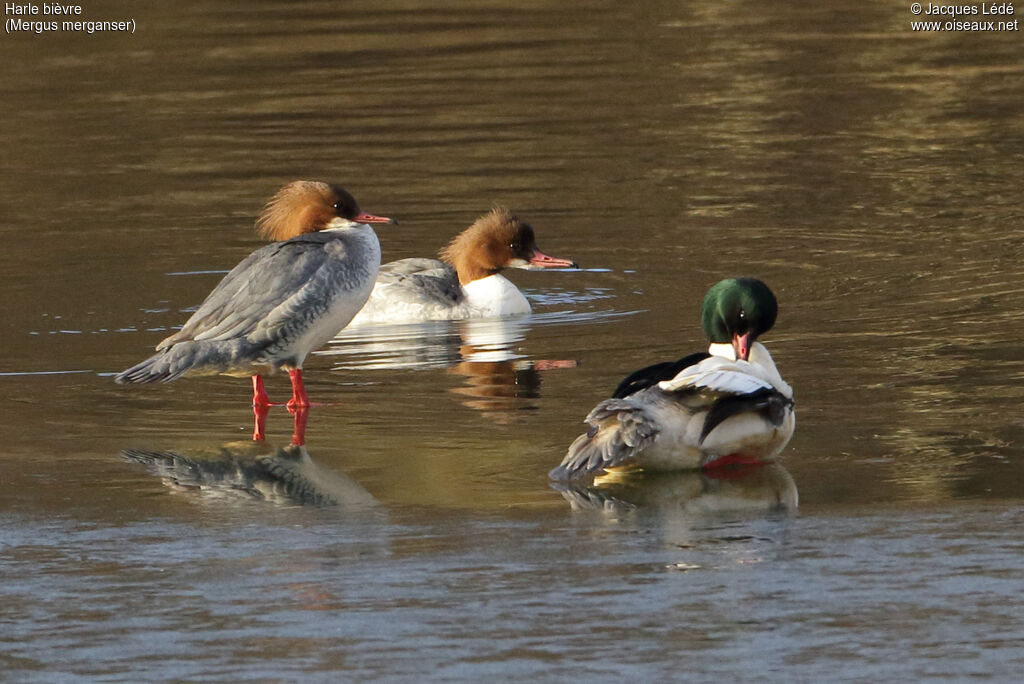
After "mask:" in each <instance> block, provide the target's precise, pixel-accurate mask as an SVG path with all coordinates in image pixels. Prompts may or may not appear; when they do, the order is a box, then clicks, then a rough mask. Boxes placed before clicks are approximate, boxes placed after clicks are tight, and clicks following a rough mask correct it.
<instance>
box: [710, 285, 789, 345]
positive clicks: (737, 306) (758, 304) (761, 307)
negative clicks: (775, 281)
mask: <svg viewBox="0 0 1024 684" xmlns="http://www.w3.org/2000/svg"><path fill="white" fill-rule="evenodd" d="M778 313H779V304H778V302H777V301H776V300H775V295H774V294H772V291H771V290H769V289H768V286H767V285H765V284H764V283H762V282H761V281H760V280H757V279H756V278H728V279H726V280H722V281H720V282H718V283H716V284H715V285H714V286H712V288H711V289H710V290H708V293H707V294H706V295H704V303H703V304H701V309H700V317H701V327H702V328H703V329H704V334H705V335H707V336H708V340H710V341H711V342H713V343H716V344H731V345H732V346H733V348H734V349H735V350H736V358H738V359H743V360H744V361H745V360H747V357H748V356H749V355H750V347H751V345H752V344H754V341H755V340H756V339H757V338H758V336H760V335H762V334H764V333H766V332H768V331H769V330H771V327H772V326H773V325H775V317H776V315H778Z"/></svg>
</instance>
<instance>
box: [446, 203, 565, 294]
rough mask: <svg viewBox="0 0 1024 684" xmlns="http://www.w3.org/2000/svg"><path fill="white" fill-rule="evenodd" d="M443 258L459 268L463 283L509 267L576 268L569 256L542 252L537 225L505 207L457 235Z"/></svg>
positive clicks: (489, 213)
mask: <svg viewBox="0 0 1024 684" xmlns="http://www.w3.org/2000/svg"><path fill="white" fill-rule="evenodd" d="M441 258H442V259H444V260H445V261H447V262H448V263H449V264H451V265H452V266H454V267H455V270H456V271H457V272H458V274H459V282H460V283H461V284H463V285H465V284H466V283H471V282H473V281H474V280H479V279H480V278H486V277H487V276H490V275H494V274H495V273H498V272H499V271H501V270H502V269H505V268H525V269H534V268H554V267H562V268H575V267H576V264H575V263H573V262H571V261H569V260H567V259H557V258H555V257H550V256H548V255H546V254H544V253H543V252H541V251H540V249H538V247H537V240H536V238H535V237H534V234H533V227H532V226H530V224H529V223H526V222H524V221H521V220H520V219H519V217H517V216H515V215H514V214H513V213H512V212H510V211H509V210H508V209H506V208H505V207H494V208H493V209H492V210H491V211H490V212H488V213H486V214H484V215H483V216H481V217H480V218H478V219H477V220H476V221H474V222H473V225H471V226H470V227H469V228H467V229H466V230H464V231H462V232H461V233H459V234H458V235H457V236H455V238H454V239H453V240H452V241H451V242H450V243H449V244H448V246H447V247H445V248H444V249H442V250H441Z"/></svg>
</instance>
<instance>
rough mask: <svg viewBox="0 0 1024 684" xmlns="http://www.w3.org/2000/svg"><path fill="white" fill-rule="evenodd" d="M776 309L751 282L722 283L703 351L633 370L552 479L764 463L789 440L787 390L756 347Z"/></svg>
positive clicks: (707, 304) (711, 301)
mask: <svg viewBox="0 0 1024 684" xmlns="http://www.w3.org/2000/svg"><path fill="white" fill-rule="evenodd" d="M777 312H778V304H777V302H776V300H775V295H773V294H772V291H771V290H769V289H768V286H767V285H765V284H764V283H762V282H761V281H760V280H754V279H753V278H739V279H729V280H723V281H721V282H719V283H718V284H717V285H715V286H714V287H712V288H711V289H710V290H709V291H708V293H707V295H706V296H705V297H704V303H703V305H702V307H701V323H702V327H703V329H704V333H705V334H706V335H707V336H708V339H709V340H710V341H711V346H710V347H709V348H708V353H706V354H705V353H698V354H691V355H690V356H686V357H684V358H682V359H680V360H678V361H675V362H672V361H667V362H665V363H659V364H656V365H653V366H649V367H647V368H644V369H641V370H639V371H636V372H635V373H633V374H632V375H630V376H629V377H627V378H626V379H625V380H623V381H622V383H621V384H620V385H619V387H618V388H617V389H616V390H615V394H614V395H613V398H612V399H608V400H606V401H602V402H601V403H600V404H598V405H597V407H596V408H595V409H594V410H593V411H591V412H590V415H588V416H587V419H586V422H587V423H589V424H590V428H589V429H588V431H587V433H586V434H583V435H580V436H579V437H578V438H577V439H576V441H575V442H573V443H572V446H570V447H569V453H568V454H566V456H565V459H564V460H563V461H562V463H561V465H559V466H558V467H557V468H555V469H554V470H552V471H551V473H550V475H551V477H552V478H553V479H556V480H571V479H575V478H579V477H583V476H585V475H588V474H594V473H601V472H604V471H607V470H612V469H617V468H643V469H647V470H684V469H689V468H713V467H718V466H722V465H727V464H730V463H759V462H765V461H771V460H773V459H774V458H775V457H776V456H778V454H779V452H781V451H782V449H783V448H784V447H785V446H786V444H787V443H788V442H789V439H790V437H792V436H793V429H794V426H795V422H796V421H795V417H794V415H793V390H792V389H791V388H790V386H789V385H787V384H786V383H785V382H784V381H783V379H782V377H781V376H780V375H779V371H778V370H777V369H776V368H775V363H774V362H773V361H772V357H771V354H769V353H768V350H767V349H765V347H764V346H763V345H762V344H761V343H760V342H757V341H756V339H757V337H758V336H759V335H761V334H763V333H765V332H767V331H768V330H770V329H771V327H772V325H774V323H775V316H776V314H777Z"/></svg>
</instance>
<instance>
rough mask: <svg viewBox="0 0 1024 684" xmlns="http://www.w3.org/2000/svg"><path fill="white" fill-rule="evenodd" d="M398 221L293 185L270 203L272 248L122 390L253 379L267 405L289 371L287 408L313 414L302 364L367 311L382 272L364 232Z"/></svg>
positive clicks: (322, 186) (309, 185)
mask: <svg viewBox="0 0 1024 684" xmlns="http://www.w3.org/2000/svg"><path fill="white" fill-rule="evenodd" d="M370 223H394V221H393V220H392V219H389V218H383V217H380V216H373V215H372V214H366V213H363V212H362V211H360V209H359V205H358V204H356V200H355V198H353V197H352V195H350V194H349V193H347V192H346V191H345V190H343V189H342V188H340V187H338V186H336V185H328V184H327V183H320V182H314V181H296V182H294V183H289V184H288V185H286V186H284V187H283V188H281V190H280V191H278V193H277V194H276V195H274V197H273V198H272V199H271V200H270V202H268V203H267V205H266V207H265V208H264V209H263V212H262V213H261V214H260V217H259V219H257V221H256V230H257V232H258V233H260V235H262V236H263V237H265V238H268V239H271V240H283V241H280V242H274V243H273V244H270V245H267V246H266V247H263V248H262V249H259V250H257V251H255V252H253V253H252V254H250V255H249V256H248V257H247V258H246V259H245V260H243V261H242V262H241V263H240V264H238V265H237V266H235V268H234V269H233V270H232V271H231V272H230V273H228V274H227V275H226V276H224V279H223V280H221V281H220V284H219V285H217V287H216V288H214V290H213V292H211V293H210V295H209V296H208V297H207V298H206V301H204V302H203V303H202V305H200V307H199V309H198V310H197V311H196V312H195V313H194V314H192V317H191V318H189V319H188V321H187V322H186V323H185V325H184V326H182V328H181V330H179V331H178V332H176V333H174V334H173V335H171V336H170V337H168V338H166V339H165V340H163V341H162V342H161V343H160V344H158V345H157V346H156V349H157V352H158V353H157V354H156V355H154V356H152V357H150V358H148V359H146V360H145V361H143V362H142V363H140V364H138V365H136V366H133V367H132V368H129V369H128V370H126V371H124V372H123V373H120V374H119V375H118V376H117V377H116V378H115V380H116V381H117V382H119V383H135V382H170V381H171V380H174V379H175V378H178V377H180V376H181V375H184V374H186V373H189V374H213V373H224V374H227V375H249V374H251V375H252V386H253V404H254V405H268V404H269V403H270V400H269V398H268V397H267V393H266V391H265V390H264V388H263V378H262V377H261V375H260V373H263V372H267V371H269V372H271V373H273V372H275V371H277V370H278V369H282V368H283V369H284V370H286V371H288V375H289V377H290V378H291V382H292V398H291V400H290V401H289V402H288V406H289V408H293V409H294V408H303V407H308V406H309V398H308V397H307V396H306V389H305V386H304V385H303V382H302V363H303V361H304V360H305V358H306V355H307V354H309V353H310V352H311V351H312V350H314V349H316V348H317V347H319V346H320V345H322V344H324V343H325V342H327V341H328V340H329V339H331V338H332V337H334V336H335V335H336V334H337V333H338V332H339V331H340V330H341V329H342V328H344V327H345V326H346V325H347V324H348V322H349V321H350V320H352V317H353V316H355V315H356V312H358V311H359V309H360V308H362V306H363V304H364V303H365V302H366V299H367V297H369V296H370V292H371V290H372V289H373V282H374V279H375V278H376V277H377V270H378V269H379V268H380V243H378V242H377V235H376V234H375V233H374V232H373V229H372V228H371V227H370V226H369V225H367V224H370Z"/></svg>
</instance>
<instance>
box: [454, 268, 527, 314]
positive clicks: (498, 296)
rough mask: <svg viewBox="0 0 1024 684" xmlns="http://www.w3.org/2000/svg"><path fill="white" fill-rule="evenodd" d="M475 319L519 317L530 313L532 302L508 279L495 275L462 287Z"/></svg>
mask: <svg viewBox="0 0 1024 684" xmlns="http://www.w3.org/2000/svg"><path fill="white" fill-rule="evenodd" d="M462 290H463V292H465V293H466V303H467V304H468V305H469V308H470V309H471V311H472V312H473V314H472V315H473V317H479V318H490V317H494V316H517V315H521V314H528V313H530V311H531V309H530V302H528V301H526V297H525V296H523V293H522V292H520V291H519V288H517V287H516V286H515V285H513V284H512V281H510V280H509V279H508V278H505V277H504V276H501V275H498V274H495V275H492V276H487V277H486V278H480V279H479V280H474V281H473V282H471V283H467V284H466V285H463V286H462Z"/></svg>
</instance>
